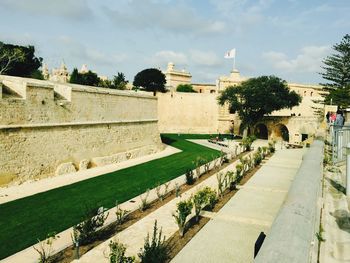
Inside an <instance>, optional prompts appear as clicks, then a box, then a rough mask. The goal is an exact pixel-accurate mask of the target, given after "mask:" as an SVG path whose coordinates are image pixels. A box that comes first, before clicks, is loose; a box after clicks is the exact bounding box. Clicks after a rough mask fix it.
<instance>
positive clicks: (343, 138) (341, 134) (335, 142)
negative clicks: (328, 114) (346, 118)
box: [329, 125, 350, 163]
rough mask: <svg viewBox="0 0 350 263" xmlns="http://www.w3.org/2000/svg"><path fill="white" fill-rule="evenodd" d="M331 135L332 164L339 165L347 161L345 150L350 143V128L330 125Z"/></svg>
mask: <svg viewBox="0 0 350 263" xmlns="http://www.w3.org/2000/svg"><path fill="white" fill-rule="evenodd" d="M329 133H330V136H331V144H332V162H333V163H338V162H342V161H345V159H346V154H345V148H346V145H347V144H348V143H349V142H350V126H349V125H346V126H336V125H330V127H329Z"/></svg>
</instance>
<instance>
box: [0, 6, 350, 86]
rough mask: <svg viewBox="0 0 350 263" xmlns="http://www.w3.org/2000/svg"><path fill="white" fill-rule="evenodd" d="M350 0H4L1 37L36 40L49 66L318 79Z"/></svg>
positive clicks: (348, 23) (349, 23)
mask: <svg viewBox="0 0 350 263" xmlns="http://www.w3.org/2000/svg"><path fill="white" fill-rule="evenodd" d="M349 13H350V1H349V0H328V1H326V0H259V1H258V0H255V1H253V0H221V1H220V0H187V1H186V0H178V1H171V0H60V1H58V0H0V19H1V20H0V21H1V23H0V36H1V37H0V41H3V42H6V43H17V44H23V45H29V44H30V45H34V46H35V48H36V50H37V55H39V56H41V57H43V58H44V62H46V63H47V64H48V66H49V68H52V67H57V66H59V65H60V63H61V61H62V60H63V61H65V63H66V65H67V66H68V69H69V70H72V69H73V67H78V68H80V67H81V65H82V64H87V65H88V68H89V69H91V70H93V71H96V72H97V73H98V74H100V75H106V76H112V75H115V74H116V73H117V72H123V73H124V74H125V75H126V77H127V79H129V80H130V81H132V80H133V78H134V76H135V74H136V73H137V72H139V71H140V70H142V69H145V68H149V67H156V68H160V69H165V68H166V64H167V62H169V61H172V62H174V63H175V65H176V68H178V69H183V68H184V69H186V70H188V71H189V72H191V74H192V76H193V82H200V83H215V79H216V78H217V77H218V76H220V75H227V74H229V71H230V70H231V68H232V60H229V59H224V57H223V56H224V53H225V52H226V51H228V50H230V49H232V48H236V50H237V57H236V67H237V68H238V69H239V70H240V72H241V75H244V76H251V77H254V76H260V75H271V74H273V75H276V76H279V77H281V78H283V79H286V80H288V81H291V82H299V83H319V82H320V81H322V80H321V78H320V76H319V74H318V72H320V70H321V69H320V66H321V65H322V63H321V61H322V59H323V58H325V57H326V56H327V55H329V54H330V53H331V52H332V50H331V47H332V45H334V44H335V43H338V42H340V40H341V38H342V37H343V36H344V35H345V34H347V33H350V32H349V31H350V30H349V29H350V19H349V18H348V16H349Z"/></svg>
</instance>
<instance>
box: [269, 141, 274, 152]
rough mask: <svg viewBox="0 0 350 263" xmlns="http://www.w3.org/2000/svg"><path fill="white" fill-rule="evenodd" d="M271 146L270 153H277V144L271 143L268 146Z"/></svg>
mask: <svg viewBox="0 0 350 263" xmlns="http://www.w3.org/2000/svg"><path fill="white" fill-rule="evenodd" d="M268 145H269V146H268V147H269V151H270V153H274V152H275V150H276V149H275V142H269V144H268Z"/></svg>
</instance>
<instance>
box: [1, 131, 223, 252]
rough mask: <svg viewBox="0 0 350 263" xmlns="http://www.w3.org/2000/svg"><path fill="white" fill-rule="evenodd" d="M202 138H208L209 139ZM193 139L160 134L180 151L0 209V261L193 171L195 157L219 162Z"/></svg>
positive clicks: (24, 199)
mask: <svg viewBox="0 0 350 263" xmlns="http://www.w3.org/2000/svg"><path fill="white" fill-rule="evenodd" d="M201 136H203V137H202V138H201V139H203V138H209V137H208V135H206V136H207V137H205V136H204V135H201ZM187 138H190V139H193V136H188V135H180V136H178V135H176V134H164V135H162V140H163V142H164V143H167V144H169V145H171V146H173V147H176V148H179V149H181V150H182V152H180V153H176V154H173V155H171V156H168V157H164V158H161V159H157V160H153V161H150V162H147V163H143V164H139V165H136V166H133V167H129V168H126V169H123V170H119V171H116V172H112V173H108V174H105V175H101V176H98V177H95V178H91V179H89V180H85V181H81V182H77V183H75V184H72V185H67V186H64V187H60V188H57V189H53V190H50V191H47V192H44V193H39V194H36V195H33V196H29V197H25V198H22V199H18V200H15V201H12V202H8V203H5V204H1V205H0V244H1V245H0V259H3V258H5V257H7V256H10V255H12V254H14V253H16V252H18V251H20V250H22V249H24V248H27V247H29V246H31V245H33V244H35V243H37V239H40V240H42V239H45V238H46V236H47V234H48V233H52V232H56V233H59V232H61V231H63V230H65V229H67V228H69V227H71V226H73V225H75V224H77V223H79V222H80V221H81V220H82V218H83V216H84V212H85V210H86V208H87V207H90V208H91V207H100V206H103V207H107V208H112V207H113V206H114V205H115V201H116V200H118V202H119V203H122V202H125V201H127V200H129V199H132V198H133V197H135V196H137V195H139V194H141V193H143V192H145V191H146V190H147V189H150V188H154V187H155V186H156V185H157V183H164V182H166V181H169V180H171V179H174V178H176V177H178V176H180V175H182V174H184V173H185V172H186V170H187V169H188V168H194V167H193V164H192V161H194V160H195V159H196V158H197V156H201V157H203V158H206V159H212V158H213V157H218V156H219V155H220V153H219V152H218V151H216V150H213V149H209V148H207V147H203V146H201V145H198V144H195V143H191V142H188V141H186V140H185V139H187Z"/></svg>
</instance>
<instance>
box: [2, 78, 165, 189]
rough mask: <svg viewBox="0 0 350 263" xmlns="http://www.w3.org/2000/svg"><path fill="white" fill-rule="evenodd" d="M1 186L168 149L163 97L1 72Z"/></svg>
mask: <svg viewBox="0 0 350 263" xmlns="http://www.w3.org/2000/svg"><path fill="white" fill-rule="evenodd" d="M0 86H2V89H1V90H0V93H1V94H2V96H0V185H1V184H6V183H8V182H10V181H20V182H23V181H26V180H28V179H37V178H42V177H46V176H49V175H54V174H56V175H60V174H64V173H70V172H74V171H76V170H83V169H88V168H89V167H92V166H101V165H106V164H111V163H116V162H121V161H123V160H127V159H131V158H136V157H139V156H143V155H147V154H151V153H155V152H157V151H159V150H161V149H162V144H161V140H160V136H159V131H158V118H157V98H156V97H154V96H152V95H148V94H139V93H136V92H134V91H115V90H106V89H103V88H92V87H85V86H80V85H71V84H58V83H52V82H48V81H38V80H32V79H25V78H17V77H9V76H0Z"/></svg>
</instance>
